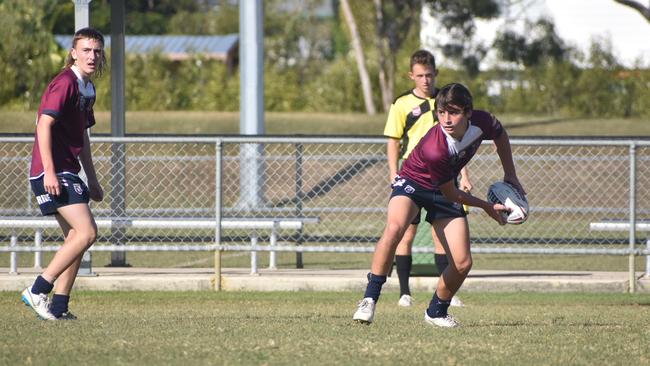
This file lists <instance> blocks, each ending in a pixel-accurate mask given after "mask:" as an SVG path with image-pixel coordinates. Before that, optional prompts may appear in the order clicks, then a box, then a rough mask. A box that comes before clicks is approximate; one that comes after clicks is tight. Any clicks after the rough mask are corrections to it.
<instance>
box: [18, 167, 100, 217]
mask: <svg viewBox="0 0 650 366" xmlns="http://www.w3.org/2000/svg"><path fill="white" fill-rule="evenodd" d="M44 177H45V176H44V175H42V176H41V177H40V178H37V179H30V183H31V185H32V192H34V195H36V201H37V202H38V207H39V208H40V209H41V213H42V214H43V215H44V216H47V215H54V214H55V213H57V210H58V208H59V207H63V206H68V205H73V204H76V203H86V204H88V201H89V195H88V187H87V186H86V184H85V183H84V182H83V181H82V180H81V178H79V177H78V176H76V175H72V174H59V175H57V178H59V184H60V185H61V193H60V194H59V195H58V196H53V195H51V194H49V193H47V192H46V191H45V186H44V185H43V179H44Z"/></svg>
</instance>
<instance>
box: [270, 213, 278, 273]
mask: <svg viewBox="0 0 650 366" xmlns="http://www.w3.org/2000/svg"><path fill="white" fill-rule="evenodd" d="M270 241H271V243H270V245H271V248H273V247H275V246H276V245H277V244H278V223H277V222H273V228H272V229H271V240H270ZM269 269H278V260H277V253H276V252H275V251H274V250H271V251H270V252H269Z"/></svg>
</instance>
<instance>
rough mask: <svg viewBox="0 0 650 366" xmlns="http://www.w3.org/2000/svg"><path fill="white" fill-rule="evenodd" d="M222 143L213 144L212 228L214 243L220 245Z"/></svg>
mask: <svg viewBox="0 0 650 366" xmlns="http://www.w3.org/2000/svg"><path fill="white" fill-rule="evenodd" d="M222 158H223V143H222V141H221V140H219V141H217V142H216V144H215V156H214V159H215V163H214V171H215V173H214V186H215V189H214V219H215V221H216V223H217V225H216V226H215V228H214V243H215V244H216V245H221V215H222V212H223V207H221V206H222V205H223V203H222V200H221V199H222V187H221V183H222V179H221V177H222V176H223V172H222V170H223V161H222Z"/></svg>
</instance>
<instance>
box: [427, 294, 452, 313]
mask: <svg viewBox="0 0 650 366" xmlns="http://www.w3.org/2000/svg"><path fill="white" fill-rule="evenodd" d="M450 303H451V299H449V300H441V299H440V298H438V294H437V293H435V292H434V293H433V298H432V299H431V302H430V303H429V308H428V309H427V315H429V316H430V317H432V318H443V317H445V316H447V309H448V308H449V304H450Z"/></svg>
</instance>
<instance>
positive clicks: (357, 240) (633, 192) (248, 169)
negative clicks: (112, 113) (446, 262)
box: [0, 136, 650, 255]
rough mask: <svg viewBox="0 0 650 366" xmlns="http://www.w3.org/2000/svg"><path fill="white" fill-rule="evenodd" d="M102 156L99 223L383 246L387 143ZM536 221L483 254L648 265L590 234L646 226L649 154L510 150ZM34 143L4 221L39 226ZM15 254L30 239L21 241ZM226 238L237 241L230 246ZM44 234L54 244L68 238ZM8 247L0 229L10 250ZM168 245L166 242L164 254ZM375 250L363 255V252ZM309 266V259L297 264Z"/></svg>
mask: <svg viewBox="0 0 650 366" xmlns="http://www.w3.org/2000/svg"><path fill="white" fill-rule="evenodd" d="M92 141H93V155H94V159H95V165H96V170H97V173H98V177H99V179H100V182H101V184H102V186H103V188H104V190H105V200H104V201H103V202H101V203H92V209H93V212H94V213H95V214H96V216H98V217H111V218H117V219H119V218H123V219H134V218H149V219H179V218H180V219H200V218H205V219H213V220H219V219H220V218H221V217H223V216H228V217H242V218H256V217H257V218H262V217H264V218H269V217H272V218H300V217H305V216H315V217H318V218H319V219H320V223H319V224H317V225H310V226H306V227H304V228H301V229H300V230H298V231H297V232H296V231H293V230H287V231H283V230H279V232H278V240H279V241H280V242H291V243H296V244H298V245H309V246H314V247H316V248H318V247H322V248H325V247H327V246H332V247H357V248H359V249H361V248H365V247H368V246H369V245H373V244H374V243H375V241H376V239H377V237H378V236H379V234H380V233H381V232H382V230H383V226H384V222H385V209H386V203H387V199H388V197H389V193H390V186H389V180H388V169H387V164H386V160H385V159H386V158H385V139H384V138H382V137H376V138H375V137H368V138H365V137H358V138H357V137H355V138H351V137H350V138H341V137H293V136H291V137H268V136H257V137H255V136H253V137H251V136H237V137H124V138H114V137H98V136H94V137H93V139H92ZM511 142H512V146H513V155H514V158H515V164H516V166H517V170H518V174H519V177H520V179H521V181H522V183H523V184H524V186H525V188H526V190H527V191H528V199H529V201H530V205H531V213H530V218H529V220H528V222H526V223H525V224H524V225H519V226H511V225H507V226H505V227H502V226H499V225H496V224H495V223H494V222H493V221H492V220H491V219H490V218H489V217H487V215H485V214H484V213H482V212H480V210H479V209H471V210H470V214H469V221H470V229H471V236H472V242H473V250H474V251H476V252H480V253H529V254H540V253H542V254H547V253H548V254H560V253H585V254H603V255H605V254H620V255H640V254H642V253H644V252H643V250H641V251H639V250H638V248H637V247H638V246H639V245H641V244H643V243H645V235H643V236H640V237H639V238H637V235H638V233H637V231H636V230H635V229H634V228H635V226H634V225H632V226H631V229H630V230H629V231H628V232H627V233H625V232H607V231H597V230H590V223H592V222H600V221H624V222H627V223H632V224H634V223H636V222H637V221H644V220H645V221H647V220H650V192H649V191H648V190H650V181H649V180H650V174H649V173H650V172H649V170H650V164H648V162H649V161H650V140H642V139H624V140H621V139H619V140H617V139H611V140H606V139H531V138H525V139H521V138H513V139H512V140H511ZM32 143H33V137H0V171H2V172H3V174H2V176H1V177H0V197H1V198H0V216H24V217H34V216H39V212H38V207H37V204H36V202H35V200H34V197H33V195H32V194H31V192H30V188H29V184H28V181H27V174H28V168H29V162H30V156H31V149H32ZM468 167H469V169H470V172H471V178H472V182H473V183H474V186H475V189H474V192H473V193H474V194H475V195H479V196H484V195H485V193H486V190H487V187H488V186H489V184H490V183H492V182H494V181H496V180H500V179H501V178H502V170H501V167H500V164H499V161H498V158H497V156H496V154H495V152H494V148H493V147H492V145H491V143H485V146H483V147H482V148H481V149H480V151H479V153H478V154H477V156H476V157H475V158H474V159H473V160H472V161H471V162H470V164H469V166H468ZM18 230H19V232H18V233H17V237H18V238H19V242H18V245H26V244H31V243H32V242H33V240H31V239H30V238H33V235H34V230H30V229H27V228H23V229H18ZM226 234H227V235H226ZM59 235H60V233H59V232H58V230H57V229H46V230H45V231H44V233H43V237H44V238H48V237H53V238H54V237H58V236H59ZM10 236H11V233H10V232H9V230H8V229H0V238H2V241H3V242H4V243H7V244H8V241H9V238H10ZM99 237H100V238H101V241H100V242H98V243H97V245H158V244H161V243H164V242H168V241H173V242H174V243H176V244H178V245H183V244H187V245H190V244H196V240H197V238H204V240H205V241H206V242H208V241H209V242H210V243H211V244H214V243H217V244H222V243H221V241H222V239H228V242H227V243H224V244H230V245H237V244H241V243H248V241H249V239H250V237H249V233H248V232H245V231H237V230H229V231H228V232H227V233H226V232H221V231H220V230H215V229H205V228H186V229H182V230H181V229H174V228H169V229H160V228H152V229H146V228H143V229H134V228H128V227H125V228H110V229H100V232H99ZM165 239H167V240H165ZM364 250H365V249H364ZM298 252H300V250H298Z"/></svg>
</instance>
